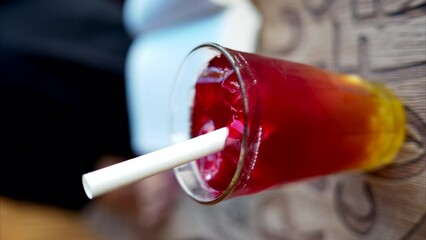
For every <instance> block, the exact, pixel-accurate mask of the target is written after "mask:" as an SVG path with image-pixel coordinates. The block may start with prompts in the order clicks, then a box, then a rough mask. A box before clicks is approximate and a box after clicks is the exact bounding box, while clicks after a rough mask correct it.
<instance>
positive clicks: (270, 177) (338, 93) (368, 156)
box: [170, 43, 405, 204]
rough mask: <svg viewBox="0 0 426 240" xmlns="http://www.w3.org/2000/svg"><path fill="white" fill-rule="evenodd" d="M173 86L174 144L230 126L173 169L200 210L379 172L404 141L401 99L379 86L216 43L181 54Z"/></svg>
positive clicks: (391, 159) (348, 76)
mask: <svg viewBox="0 0 426 240" xmlns="http://www.w3.org/2000/svg"><path fill="white" fill-rule="evenodd" d="M173 89H174V90H173V94H172V103H171V111H170V113H171V119H172V124H171V133H172V141H173V142H179V141H182V140H186V139H189V138H192V137H195V136H198V135H201V134H204V133H207V132H210V131H212V130H215V129H218V128H221V127H228V129H229V136H228V138H227V139H226V144H225V148H224V150H223V151H221V152H218V153H215V154H211V155H209V156H207V157H204V158H201V159H198V160H196V161H193V162H191V163H188V164H185V165H182V166H179V167H177V168H175V169H174V172H175V176H176V178H177V180H178V182H179V184H180V186H181V188H182V189H183V190H184V191H185V192H186V193H187V194H188V195H189V196H190V197H192V198H193V199H194V200H196V201H198V202H200V203H204V204H215V203H218V202H220V201H222V200H224V199H229V198H233V197H237V196H243V195H248V194H254V193H257V192H260V191H263V190H266V189H270V188H274V187H276V186H280V185H283V184H286V183H291V182H295V181H300V180H304V179H310V178H313V177H319V176H324V175H328V174H334V173H339V172H344V171H358V170H361V171H363V170H373V169H377V168H380V167H382V166H384V165H386V164H388V163H391V162H392V161H393V159H394V157H395V155H396V154H397V152H398V150H399V148H400V146H401V144H402V142H403V139H404V136H405V116H404V110H403V106H402V104H401V101H400V100H399V99H398V98H397V97H396V96H395V95H394V94H393V93H392V92H391V91H390V90H389V89H388V88H386V87H385V86H384V85H382V84H380V83H375V82H371V81H367V80H364V79H361V78H360V77H358V76H355V75H349V74H340V73H334V72H329V71H326V70H323V69H320V68H317V67H314V66H309V65H305V64H300V63H295V62H289V61H284V60H280V59H274V58H269V57H264V56H261V55H256V54H250V53H245V52H240V51H235V50H232V49H228V48H225V47H223V46H220V45H218V44H215V43H206V44H203V45H200V46H198V47H196V48H195V49H193V50H192V51H191V52H190V53H189V54H188V55H187V57H186V58H185V60H184V61H183V63H182V65H181V66H180V70H179V72H178V74H177V78H176V81H175V85H174V88H173Z"/></svg>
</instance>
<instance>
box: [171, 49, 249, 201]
mask: <svg viewBox="0 0 426 240" xmlns="http://www.w3.org/2000/svg"><path fill="white" fill-rule="evenodd" d="M204 48H211V49H215V50H217V51H218V52H219V53H221V54H223V55H224V56H225V57H226V59H227V60H228V62H229V63H230V64H231V67H232V68H233V70H234V72H235V74H236V76H237V79H238V84H239V85H240V92H241V98H242V102H243V112H244V113H243V118H244V124H243V126H244V128H243V134H242V140H241V148H240V155H239V158H238V163H237V166H236V169H235V172H234V175H233V176H232V179H231V181H230V182H229V184H228V186H227V188H226V189H225V190H224V191H223V192H222V193H221V194H220V195H219V196H218V197H216V198H214V199H211V200H203V199H201V198H198V197H197V196H195V195H194V194H193V193H192V192H191V190H189V189H188V188H187V187H185V185H186V184H185V181H184V180H183V179H182V177H181V175H180V173H179V172H178V169H177V168H174V169H173V171H174V175H175V177H176V179H177V181H178V183H179V185H180V186H181V187H182V189H183V190H184V191H185V192H186V194H187V195H189V196H190V197H191V198H192V199H193V200H195V201H196V202H199V203H202V204H211V205H212V204H216V203H218V202H220V201H222V200H223V199H225V198H227V197H228V196H230V194H231V193H232V192H233V191H234V190H235V187H236V184H237V182H238V180H239V179H240V176H241V174H242V170H243V167H244V162H245V158H246V149H247V142H248V99H247V93H246V89H245V84H244V81H243V78H242V76H241V72H240V68H239V67H238V65H237V61H236V60H235V58H234V57H233V56H232V54H231V53H230V52H229V50H228V49H227V48H225V47H223V46H222V45H220V44H217V43H213V42H206V43H203V44H200V45H198V46H196V47H195V48H193V49H192V50H191V51H190V52H189V53H188V54H187V55H186V56H185V58H184V60H183V61H182V63H181V64H180V66H179V69H178V71H177V75H176V79H175V81H174V84H175V86H176V84H178V79H179V77H180V72H181V71H182V69H183V67H184V66H185V63H186V62H187V60H188V59H189V58H190V57H191V55H192V54H193V53H194V52H196V51H198V50H200V49H204ZM175 86H174V87H173V92H174V89H175ZM172 99H174V97H173V96H172ZM171 119H173V116H172V117H171ZM172 121H173V120H172ZM191 163H193V162H191ZM191 163H188V164H191ZM206 191H207V190H206Z"/></svg>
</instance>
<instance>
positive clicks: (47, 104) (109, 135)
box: [0, 0, 133, 209]
mask: <svg viewBox="0 0 426 240" xmlns="http://www.w3.org/2000/svg"><path fill="white" fill-rule="evenodd" d="M121 13H122V3H121V2H120V1H112V0H109V1H108V0H89V1H88V0H74V1H68V0H38V1H29V0H21V1H10V0H9V1H3V2H2V3H0V138H1V142H2V144H1V145H0V146H1V148H0V149H1V152H0V162H1V165H0V169H1V174H0V175H1V185H0V195H3V196H7V197H12V198H15V199H19V200H25V201H34V202H39V203H44V204H51V205H56V206H60V207H65V208H71V209H79V208H81V207H82V206H84V204H85V203H86V202H87V201H88V199H87V197H86V196H85V194H84V191H83V187H82V185H81V175H82V174H83V173H86V172H88V171H91V170H93V167H94V165H95V162H96V160H97V159H98V158H99V157H100V156H102V155H106V154H110V155H119V156H124V157H129V158H130V157H133V153H132V151H131V149H130V140H129V126H128V119H127V108H126V98H125V83H124V63H125V55H126V52H127V48H128V47H129V44H130V39H129V37H128V35H127V34H126V32H125V30H124V28H123V25H122V16H121Z"/></svg>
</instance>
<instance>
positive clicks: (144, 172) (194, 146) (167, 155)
mask: <svg viewBox="0 0 426 240" xmlns="http://www.w3.org/2000/svg"><path fill="white" fill-rule="evenodd" d="M228 133H229V130H228V128H226V127H225V128H221V129H218V130H215V131H212V132H210V133H206V134H204V135H201V136H198V137H195V138H192V139H189V140H186V141H183V142H180V143H177V144H175V145H172V146H169V147H166V148H163V149H160V150H158V151H154V152H151V153H148V154H145V155H142V156H140V157H136V158H132V159H129V160H127V161H124V162H120V163H117V164H114V165H111V166H108V167H105V168H102V169H99V170H96V171H93V172H90V173H86V174H84V175H83V177H82V181H83V187H84V191H85V192H86V195H87V196H88V197H89V198H90V199H92V198H94V197H97V196H99V195H101V194H104V193H107V192H109V191H111V190H114V189H117V188H119V187H122V186H125V185H127V184H130V183H133V182H136V181H139V180H142V179H144V178H147V177H149V176H152V175H155V174H157V173H160V172H163V171H166V170H169V169H172V168H174V167H177V166H180V165H183V164H185V163H189V162H191V161H194V160H196V159H199V158H201V157H204V156H207V155H209V154H212V153H215V152H218V151H221V150H223V148H224V147H225V140H226V138H227V136H228Z"/></svg>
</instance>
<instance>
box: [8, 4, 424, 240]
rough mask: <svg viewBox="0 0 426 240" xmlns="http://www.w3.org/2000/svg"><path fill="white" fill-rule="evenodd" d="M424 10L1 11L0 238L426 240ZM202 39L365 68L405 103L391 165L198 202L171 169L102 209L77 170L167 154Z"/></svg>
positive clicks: (165, 7)
mask: <svg viewBox="0 0 426 240" xmlns="http://www.w3.org/2000/svg"><path fill="white" fill-rule="evenodd" d="M425 13H426V3H425V1H423V0H414V1H411V0H342V1H332V0H303V1H298V0H269V1H261V0H252V1H250V0H232V1H225V0H158V1H153V0H151V1H149V0H124V1H123V0H75V1H66V0H38V1H31V0H6V1H1V3H0V109H1V110H0V137H1V142H2V144H1V150H2V151H1V155H0V159H1V160H0V162H1V165H0V176H1V185H0V239H2V240H3V239H4V240H21V239H22V240H23V239H47V240H49V239H59V238H60V239H88V240H92V239H100V240H102V239H105V240H109V239H111V240H115V239H126V240H144V239H160V240H161V239H171V240H190V239H193V240H194V239H206V240H210V239H212V240H216V239H219V240H220V239H235V240H238V239H255V240H256V239H291V240H293V239H294V240H317V239H326V240H331V239H354V240H355V239H389V240H393V239H404V240H405V239H424V236H425V235H426V206H425V202H426V190H425V184H426V183H425V181H426V171H425V165H426V155H425V152H426V146H425V142H426V140H425V138H426V137H425V134H424V133H425V132H426V123H425V122H426V108H425V106H426V90H425V89H426V78H425V76H426V30H425V29H426V18H425ZM203 42H217V43H220V44H222V45H224V46H226V47H229V48H233V49H236V50H242V51H246V52H253V53H258V54H263V55H267V56H272V57H277V58H282V59H287V60H292V61H298V62H303V63H307V64H311V65H316V66H320V67H323V68H327V69H330V70H333V71H339V72H345V73H355V74H359V75H361V76H362V77H365V78H368V79H372V80H375V81H381V82H385V83H386V84H387V85H388V86H389V87H391V88H392V89H393V90H394V91H395V92H396V93H397V94H398V95H399V96H400V97H401V98H402V99H403V101H404V103H405V109H406V114H407V119H408V124H407V132H408V136H407V140H406V142H405V144H404V146H403V149H402V151H401V153H400V155H399V156H398V158H397V160H396V163H395V164H393V165H390V166H388V167H386V168H385V169H382V170H380V171H376V172H369V173H344V174H339V175H335V176H327V177H322V178H319V179H314V180H311V181H307V182H303V183H297V184H292V185H290V186H286V187H283V188H279V189H275V190H270V191H265V192H263V193H260V194H256V195H254V196H249V197H243V198H238V199H233V200H229V201H225V202H222V203H220V204H217V205H215V206H202V205H199V204H198V203H195V202H193V201H192V200H190V199H189V198H188V197H187V196H185V195H184V193H183V191H181V189H180V188H179V187H178V185H177V183H176V181H175V179H174V176H173V174H172V172H165V173H162V174H159V175H156V176H154V177H151V178H148V179H145V180H143V181H140V182H138V183H135V184H132V185H129V186H126V187H123V188H121V189H118V190H116V191H113V192H111V193H108V194H105V195H103V196H101V197H99V198H96V199H94V200H90V201H89V199H87V197H86V196H85V194H84V191H83V187H82V184H81V175H82V174H84V173H87V172H89V171H92V170H94V169H97V168H101V167H105V166H107V165H110V164H114V163H117V162H120V161H123V160H126V159H129V158H132V157H135V156H138V155H142V154H145V153H147V152H151V151H153V150H156V149H159V148H161V147H164V146H167V145H169V144H170V142H169V133H168V131H167V129H168V127H167V125H168V117H167V115H168V109H167V104H168V102H169V101H170V92H171V86H172V83H173V79H174V75H175V73H176V71H177V68H178V65H179V64H180V62H181V61H182V60H183V58H184V57H185V55H186V54H187V53H188V52H189V51H190V50H191V49H192V48H194V47H195V46H197V45H198V44H200V43H203Z"/></svg>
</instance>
